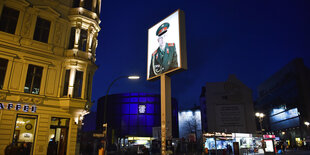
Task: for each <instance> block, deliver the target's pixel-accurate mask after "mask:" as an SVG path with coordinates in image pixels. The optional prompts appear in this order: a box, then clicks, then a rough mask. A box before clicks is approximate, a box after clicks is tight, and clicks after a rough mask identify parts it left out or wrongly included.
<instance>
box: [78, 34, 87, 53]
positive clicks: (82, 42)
mask: <svg viewBox="0 0 310 155" xmlns="http://www.w3.org/2000/svg"><path fill="white" fill-rule="evenodd" d="M86 43H87V31H86V30H83V29H81V34H80V40H79V50H81V51H86Z"/></svg>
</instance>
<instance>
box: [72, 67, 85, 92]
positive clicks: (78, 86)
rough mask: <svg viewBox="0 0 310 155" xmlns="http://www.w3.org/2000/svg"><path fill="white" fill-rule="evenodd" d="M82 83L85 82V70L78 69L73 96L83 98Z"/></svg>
mask: <svg viewBox="0 0 310 155" xmlns="http://www.w3.org/2000/svg"><path fill="white" fill-rule="evenodd" d="M82 84H83V72H82V71H78V70H77V71H76V74H75V79H74V90H73V98H81V96H82Z"/></svg>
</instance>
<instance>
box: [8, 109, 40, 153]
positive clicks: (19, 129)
mask: <svg viewBox="0 0 310 155" xmlns="http://www.w3.org/2000/svg"><path fill="white" fill-rule="evenodd" d="M36 124H37V116H32V115H17V119H16V122H15V130H14V134H13V142H14V143H17V144H23V143H25V144H26V145H27V149H26V151H27V152H25V154H31V152H32V149H33V142H34V137H35V131H36Z"/></svg>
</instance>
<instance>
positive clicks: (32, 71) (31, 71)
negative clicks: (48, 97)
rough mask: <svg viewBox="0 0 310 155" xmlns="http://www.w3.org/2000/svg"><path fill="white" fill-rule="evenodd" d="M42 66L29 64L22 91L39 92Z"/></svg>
mask: <svg viewBox="0 0 310 155" xmlns="http://www.w3.org/2000/svg"><path fill="white" fill-rule="evenodd" d="M42 71H43V67H39V66H35V65H29V66H28V71H27V77H26V83H25V88H24V92H25V93H30V94H39V93H40V85H41V78H42Z"/></svg>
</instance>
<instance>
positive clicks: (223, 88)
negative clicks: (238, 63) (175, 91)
mask: <svg viewBox="0 0 310 155" xmlns="http://www.w3.org/2000/svg"><path fill="white" fill-rule="evenodd" d="M204 91H205V95H201V96H200V102H201V105H202V106H201V107H202V108H203V109H201V113H202V114H201V115H202V117H203V118H201V119H202V120H205V121H204V122H203V123H202V125H203V127H202V128H203V130H204V132H226V133H256V124H255V118H254V117H255V115H254V105H253V99H252V91H251V89H250V88H248V87H247V86H246V85H244V84H243V83H242V82H241V81H240V80H238V79H237V78H236V77H235V76H234V75H230V76H229V77H228V80H227V81H225V82H207V84H206V86H205V89H204V88H203V89H202V92H204ZM204 96H205V99H203V98H204Z"/></svg>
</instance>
